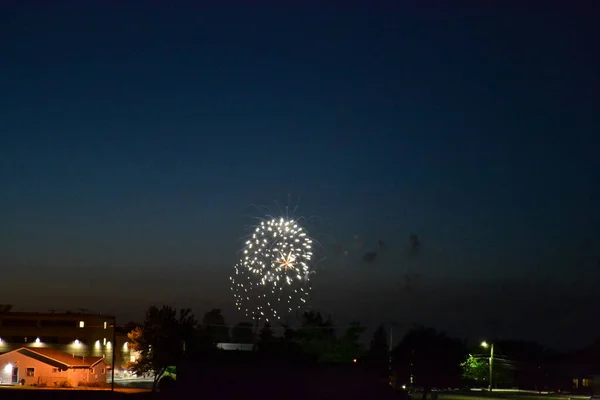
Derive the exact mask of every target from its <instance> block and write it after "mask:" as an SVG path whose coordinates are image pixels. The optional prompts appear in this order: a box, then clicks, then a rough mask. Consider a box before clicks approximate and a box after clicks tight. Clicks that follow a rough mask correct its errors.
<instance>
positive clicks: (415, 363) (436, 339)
mask: <svg viewBox="0 0 600 400" xmlns="http://www.w3.org/2000/svg"><path fill="white" fill-rule="evenodd" d="M465 356H466V354H465V352H464V346H463V343H462V342H461V341H460V340H457V339H454V338H450V337H448V336H446V334H444V333H442V332H437V331H436V330H435V329H433V328H427V327H416V328H413V329H411V330H410V331H408V333H407V334H406V335H405V336H404V337H403V338H402V341H401V342H400V343H399V344H398V346H396V348H395V349H394V351H393V365H394V369H395V371H396V373H397V375H398V377H399V378H401V379H403V380H404V382H411V383H414V384H415V385H418V386H421V387H423V400H425V399H426V398H427V394H428V393H429V392H431V388H433V387H436V386H437V387H457V386H458V385H459V384H460V377H461V372H462V371H461V363H462V362H463V361H464V360H465Z"/></svg>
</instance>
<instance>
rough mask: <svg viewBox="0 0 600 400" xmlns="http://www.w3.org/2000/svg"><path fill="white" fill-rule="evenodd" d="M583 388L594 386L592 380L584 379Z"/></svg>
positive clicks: (582, 381)
mask: <svg viewBox="0 0 600 400" xmlns="http://www.w3.org/2000/svg"><path fill="white" fill-rule="evenodd" d="M581 386H583V387H590V386H592V380H591V379H588V378H584V379H582V380H581Z"/></svg>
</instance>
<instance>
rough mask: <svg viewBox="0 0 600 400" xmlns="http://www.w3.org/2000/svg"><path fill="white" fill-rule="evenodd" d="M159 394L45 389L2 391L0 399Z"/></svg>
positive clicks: (135, 398)
mask: <svg viewBox="0 0 600 400" xmlns="http://www.w3.org/2000/svg"><path fill="white" fill-rule="evenodd" d="M159 398H164V396H163V397H160V396H159V395H158V394H157V393H154V394H153V393H119V392H114V393H113V392H110V391H104V390H43V389H35V390H28V389H5V388H2V389H0V399H2V400H12V399H15V400H16V399H23V400H29V399H31V400H38V399H39V400H71V399H73V400H76V399H90V400H113V399H114V400H121V399H131V400H150V399H159Z"/></svg>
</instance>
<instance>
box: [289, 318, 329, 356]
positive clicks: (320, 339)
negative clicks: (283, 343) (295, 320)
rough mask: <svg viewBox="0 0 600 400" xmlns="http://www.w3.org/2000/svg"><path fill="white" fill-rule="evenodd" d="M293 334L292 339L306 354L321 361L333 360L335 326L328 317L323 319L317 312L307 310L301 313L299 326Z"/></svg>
mask: <svg viewBox="0 0 600 400" xmlns="http://www.w3.org/2000/svg"><path fill="white" fill-rule="evenodd" d="M294 336H295V337H294V339H293V340H294V341H295V342H296V343H298V344H299V345H300V348H301V349H302V352H303V353H304V354H306V355H307V356H309V357H311V358H313V359H314V360H316V361H321V362H334V361H335V359H336V356H337V355H336V354H334V351H333V350H334V346H335V341H336V337H335V327H334V325H333V321H332V320H331V319H330V318H327V319H324V318H323V316H322V315H321V313H319V312H315V311H307V312H305V313H304V314H303V315H302V318H301V327H300V328H299V329H298V330H297V331H296V333H295V335H294Z"/></svg>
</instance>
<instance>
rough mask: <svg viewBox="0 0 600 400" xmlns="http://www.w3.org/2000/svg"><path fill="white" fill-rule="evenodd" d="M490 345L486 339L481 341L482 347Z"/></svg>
mask: <svg viewBox="0 0 600 400" xmlns="http://www.w3.org/2000/svg"><path fill="white" fill-rule="evenodd" d="M488 346H489V344H488V342H486V341H485V340H484V341H483V342H481V347H488Z"/></svg>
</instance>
